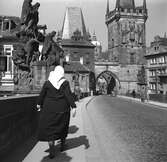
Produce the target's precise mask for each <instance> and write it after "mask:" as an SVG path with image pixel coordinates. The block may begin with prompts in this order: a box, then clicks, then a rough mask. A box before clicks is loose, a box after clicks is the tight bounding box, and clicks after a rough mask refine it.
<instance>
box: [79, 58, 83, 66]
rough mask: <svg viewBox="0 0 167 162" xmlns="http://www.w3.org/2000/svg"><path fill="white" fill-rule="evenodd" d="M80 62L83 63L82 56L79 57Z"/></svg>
mask: <svg viewBox="0 0 167 162" xmlns="http://www.w3.org/2000/svg"><path fill="white" fill-rule="evenodd" d="M80 64H82V65H83V57H80Z"/></svg>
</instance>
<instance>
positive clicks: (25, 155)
mask: <svg viewBox="0 0 167 162" xmlns="http://www.w3.org/2000/svg"><path fill="white" fill-rule="evenodd" d="M155 104H157V105H158V106H155ZM77 105H78V109H77V116H76V117H75V118H72V119H71V123H70V129H69V136H68V139H67V146H66V150H65V151H64V152H59V143H58V144H57V145H56V157H55V158H54V159H49V158H48V157H47V155H48V146H47V144H46V143H42V142H37V141H36V140H35V138H32V139H30V140H28V141H26V142H25V143H24V144H22V145H21V146H20V147H19V148H18V149H16V150H14V151H13V152H12V153H10V154H9V155H8V156H7V157H6V158H5V159H4V160H3V161H2V162H52V161H56V162H86V161H87V162H166V161H167V104H161V103H156V102H150V103H141V102H140V101H138V100H137V99H135V100H134V99H133V100H132V99H129V98H125V97H121V96H119V97H111V96H97V97H88V98H85V99H83V100H81V101H80V102H79V103H77ZM0 161H1V160H0Z"/></svg>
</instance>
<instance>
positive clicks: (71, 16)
mask: <svg viewBox="0 0 167 162" xmlns="http://www.w3.org/2000/svg"><path fill="white" fill-rule="evenodd" d="M77 30H79V31H80V32H81V35H82V36H83V37H86V27H85V23H84V18H83V14H82V10H81V8H79V7H68V8H67V9H66V12H65V17H64V22H63V27H62V39H71V37H72V36H73V33H74V32H75V31H77Z"/></svg>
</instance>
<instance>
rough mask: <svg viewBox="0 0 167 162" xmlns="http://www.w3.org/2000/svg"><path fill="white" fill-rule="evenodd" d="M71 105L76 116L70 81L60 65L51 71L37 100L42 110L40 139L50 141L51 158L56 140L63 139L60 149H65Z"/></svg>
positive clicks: (39, 130)
mask: <svg viewBox="0 0 167 162" xmlns="http://www.w3.org/2000/svg"><path fill="white" fill-rule="evenodd" d="M70 107H71V108H72V114H73V117H74V116H75V114H76V104H75V102H74V98H73V96H72V92H71V90H70V85H69V82H68V81H67V80H66V79H65V77H64V69H63V67H62V66H60V65H58V66H56V67H55V69H54V71H51V72H50V74H49V77H48V80H47V81H46V82H45V83H44V85H43V87H42V90H41V92H40V95H39V98H38V102H37V108H38V110H41V113H40V119H39V126H38V140H39V141H47V142H48V144H49V158H54V156H55V151H54V143H55V140H60V141H61V144H60V145H61V146H60V151H63V150H64V147H65V140H66V137H67V134H68V128H69V121H70Z"/></svg>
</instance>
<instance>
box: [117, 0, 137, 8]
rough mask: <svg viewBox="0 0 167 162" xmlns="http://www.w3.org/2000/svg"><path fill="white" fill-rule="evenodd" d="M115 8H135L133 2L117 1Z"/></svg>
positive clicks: (127, 0)
mask: <svg viewBox="0 0 167 162" xmlns="http://www.w3.org/2000/svg"><path fill="white" fill-rule="evenodd" d="M116 8H135V2H134V0H117V1H116Z"/></svg>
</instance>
